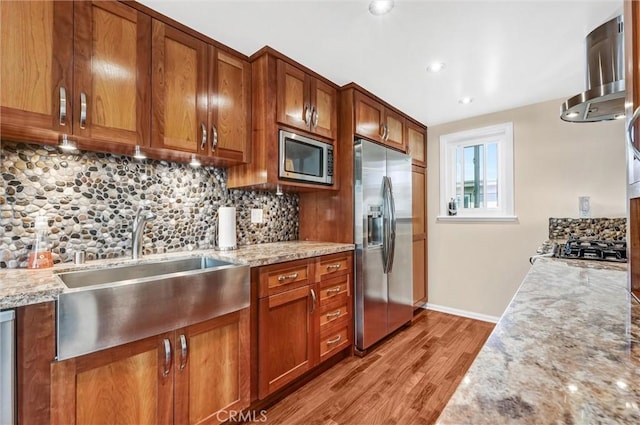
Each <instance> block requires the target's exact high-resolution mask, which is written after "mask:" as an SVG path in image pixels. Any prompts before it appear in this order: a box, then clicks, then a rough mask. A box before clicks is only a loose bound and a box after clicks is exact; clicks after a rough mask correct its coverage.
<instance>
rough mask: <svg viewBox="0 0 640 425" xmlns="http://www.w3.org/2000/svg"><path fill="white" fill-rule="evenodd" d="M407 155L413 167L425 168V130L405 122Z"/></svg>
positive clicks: (407, 121)
mask: <svg viewBox="0 0 640 425" xmlns="http://www.w3.org/2000/svg"><path fill="white" fill-rule="evenodd" d="M406 130H407V134H406V140H407V143H408V150H407V153H408V154H409V155H411V160H412V163H413V165H418V166H420V167H426V166H427V129H426V128H424V127H422V126H420V125H418V124H414V123H413V122H411V121H409V120H406Z"/></svg>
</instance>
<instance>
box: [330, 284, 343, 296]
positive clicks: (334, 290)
mask: <svg viewBox="0 0 640 425" xmlns="http://www.w3.org/2000/svg"><path fill="white" fill-rule="evenodd" d="M340 291H342V287H341V286H336V287H335V288H332V289H327V295H329V294H338V293H340Z"/></svg>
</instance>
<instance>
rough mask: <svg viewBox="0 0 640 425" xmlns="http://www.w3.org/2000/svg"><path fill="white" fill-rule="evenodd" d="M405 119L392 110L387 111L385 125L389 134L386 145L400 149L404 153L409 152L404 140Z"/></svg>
mask: <svg viewBox="0 0 640 425" xmlns="http://www.w3.org/2000/svg"><path fill="white" fill-rule="evenodd" d="M404 121H405V120H404V117H403V116H402V115H400V114H397V113H395V112H394V111H392V110H390V109H386V110H385V125H386V131H387V134H386V136H385V140H384V144H385V145H387V146H389V147H392V148H395V149H399V150H401V151H402V152H406V151H407V145H406V141H405V138H404Z"/></svg>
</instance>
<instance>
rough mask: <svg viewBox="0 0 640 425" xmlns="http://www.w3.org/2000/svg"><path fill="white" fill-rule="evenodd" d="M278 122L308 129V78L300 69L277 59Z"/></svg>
mask: <svg viewBox="0 0 640 425" xmlns="http://www.w3.org/2000/svg"><path fill="white" fill-rule="evenodd" d="M277 67H278V69H277V72H278V83H277V85H278V96H277V109H278V112H277V118H278V122H280V123H282V124H285V125H290V126H292V127H295V128H299V129H301V130H309V121H310V120H311V105H310V104H309V103H310V101H309V96H308V93H309V84H310V81H309V78H308V77H307V75H306V74H305V73H304V72H303V71H301V70H300V69H298V68H296V67H295V66H292V65H290V64H288V63H286V62H285V61H283V60H281V59H278V61H277Z"/></svg>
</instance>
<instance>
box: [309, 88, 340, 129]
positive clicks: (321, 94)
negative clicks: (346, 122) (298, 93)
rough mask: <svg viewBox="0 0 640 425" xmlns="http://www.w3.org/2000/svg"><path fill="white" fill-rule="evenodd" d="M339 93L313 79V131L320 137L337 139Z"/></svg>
mask: <svg viewBox="0 0 640 425" xmlns="http://www.w3.org/2000/svg"><path fill="white" fill-rule="evenodd" d="M337 96H338V95H337V91H336V89H335V88H333V87H331V86H330V85H328V84H326V83H325V82H323V81H321V80H318V79H315V78H314V79H313V83H312V84H311V105H312V107H311V109H312V111H311V129H312V131H313V132H314V133H316V134H319V135H320V136H324V137H328V138H330V139H335V137H336V127H337V126H336V121H337V109H336V105H337Z"/></svg>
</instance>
